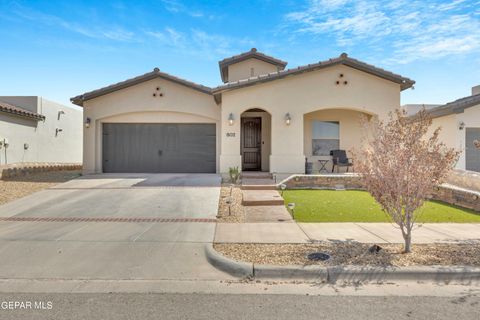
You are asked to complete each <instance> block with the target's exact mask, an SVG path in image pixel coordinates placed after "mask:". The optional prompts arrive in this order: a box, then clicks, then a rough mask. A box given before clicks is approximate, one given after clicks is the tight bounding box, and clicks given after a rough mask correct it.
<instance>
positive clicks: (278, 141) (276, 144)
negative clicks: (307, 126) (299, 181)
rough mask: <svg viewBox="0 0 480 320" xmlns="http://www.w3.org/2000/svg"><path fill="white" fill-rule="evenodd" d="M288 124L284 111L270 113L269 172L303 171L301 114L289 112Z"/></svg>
mask: <svg viewBox="0 0 480 320" xmlns="http://www.w3.org/2000/svg"><path fill="white" fill-rule="evenodd" d="M290 117H291V120H290V125H287V124H286V121H285V113H281V112H276V113H273V114H272V154H271V156H270V172H276V173H304V172H305V155H304V152H303V114H300V113H292V112H290Z"/></svg>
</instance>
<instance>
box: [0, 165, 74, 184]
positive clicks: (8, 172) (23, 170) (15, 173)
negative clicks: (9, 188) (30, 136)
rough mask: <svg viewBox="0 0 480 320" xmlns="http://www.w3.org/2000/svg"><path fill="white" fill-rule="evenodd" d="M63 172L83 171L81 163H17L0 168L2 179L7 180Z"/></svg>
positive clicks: (0, 177)
mask: <svg viewBox="0 0 480 320" xmlns="http://www.w3.org/2000/svg"><path fill="white" fill-rule="evenodd" d="M63 170H82V164H80V163H17V164H10V165H5V166H0V179H2V180H7V179H11V178H15V177H21V176H26V175H29V174H31V173H38V172H47V171H63Z"/></svg>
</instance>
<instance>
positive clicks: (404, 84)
mask: <svg viewBox="0 0 480 320" xmlns="http://www.w3.org/2000/svg"><path fill="white" fill-rule="evenodd" d="M338 64H343V65H346V66H349V67H351V68H354V69H357V70H360V71H363V72H367V73H370V74H373V75H375V76H377V77H380V78H383V79H386V80H390V81H393V82H395V83H398V84H400V86H401V89H402V90H405V89H408V88H410V87H412V86H413V85H414V84H415V81H413V80H411V79H409V78H405V77H402V76H401V75H398V74H395V73H392V72H390V71H387V70H384V69H381V68H378V67H375V66H373V65H371V64H367V63H365V62H362V61H359V60H356V59H353V58H350V57H348V55H347V54H346V53H342V54H341V55H340V56H339V57H338V58H333V59H329V60H326V61H320V62H318V63H313V64H308V65H305V66H300V67H297V68H293V69H287V70H281V71H277V72H272V73H269V74H264V75H259V76H255V77H251V78H248V79H244V80H238V81H235V82H229V83H226V84H223V85H220V86H218V87H215V88H213V89H212V90H213V93H214V94H216V93H219V92H221V91H224V90H229V89H237V88H242V87H247V86H252V85H255V84H258V83H263V82H268V81H272V80H277V79H282V78H284V77H287V76H290V75H297V74H301V73H304V72H310V71H315V70H319V69H323V68H326V67H330V66H333V65H338Z"/></svg>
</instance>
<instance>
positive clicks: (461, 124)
mask: <svg viewBox="0 0 480 320" xmlns="http://www.w3.org/2000/svg"><path fill="white" fill-rule="evenodd" d="M463 128H465V122H463V121H460V122H459V123H458V130H463Z"/></svg>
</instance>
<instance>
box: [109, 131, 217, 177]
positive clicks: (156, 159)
mask: <svg viewBox="0 0 480 320" xmlns="http://www.w3.org/2000/svg"><path fill="white" fill-rule="evenodd" d="M103 130H104V136H103V156H104V158H103V159H104V161H103V164H104V166H103V170H104V172H165V173H179V172H187V173H197V172H208V173H214V172H215V171H216V128H215V124H144V123H140V124H133V123H105V124H104V125H103Z"/></svg>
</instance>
